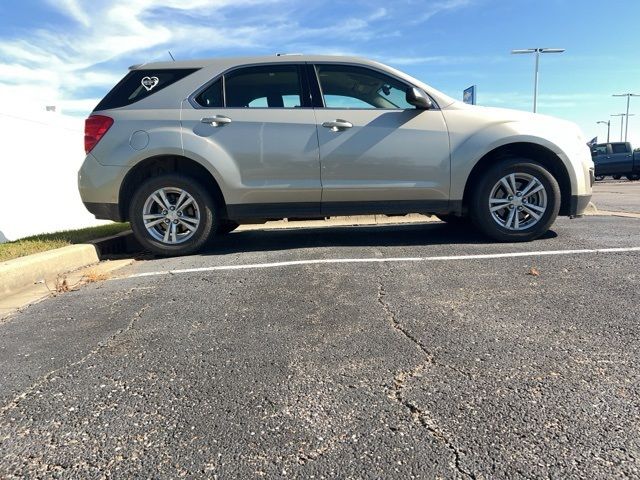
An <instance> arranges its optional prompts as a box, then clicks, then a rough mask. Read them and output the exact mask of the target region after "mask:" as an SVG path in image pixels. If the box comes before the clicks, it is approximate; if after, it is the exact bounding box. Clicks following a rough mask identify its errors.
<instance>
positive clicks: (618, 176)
mask: <svg viewBox="0 0 640 480" xmlns="http://www.w3.org/2000/svg"><path fill="white" fill-rule="evenodd" d="M611 178H613V179H614V180H620V179H621V178H622V175H611Z"/></svg>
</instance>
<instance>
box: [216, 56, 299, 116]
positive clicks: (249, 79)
mask: <svg viewBox="0 0 640 480" xmlns="http://www.w3.org/2000/svg"><path fill="white" fill-rule="evenodd" d="M225 94H226V106H227V107H229V108H257V107H260V108H264V107H269V108H294V107H300V106H301V104H302V102H301V88H300V78H299V75H298V67H297V66H296V65H265V66H260V67H246V68H241V69H238V70H234V71H232V72H230V73H228V74H227V75H225Z"/></svg>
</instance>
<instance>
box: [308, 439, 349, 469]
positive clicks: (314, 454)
mask: <svg viewBox="0 0 640 480" xmlns="http://www.w3.org/2000/svg"><path fill="white" fill-rule="evenodd" d="M348 436H349V435H348V434H347V433H342V434H340V435H336V436H334V437H332V438H330V439H329V440H328V441H327V442H325V443H324V444H323V445H321V446H319V447H317V448H314V449H313V450H311V451H309V452H305V451H304V450H303V449H300V451H299V452H298V454H297V456H296V457H297V460H298V463H299V464H300V465H304V464H306V463H307V462H309V461H314V460H317V459H318V458H320V457H322V456H323V455H324V454H325V453H327V452H329V451H330V450H332V449H333V448H334V447H335V446H336V445H337V444H339V443H342V442H344V441H345V440H346V439H347V437H348Z"/></svg>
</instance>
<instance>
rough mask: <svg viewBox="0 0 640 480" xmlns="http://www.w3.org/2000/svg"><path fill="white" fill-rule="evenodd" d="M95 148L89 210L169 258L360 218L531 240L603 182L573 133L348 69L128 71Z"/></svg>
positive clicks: (370, 70)
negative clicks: (422, 218)
mask: <svg viewBox="0 0 640 480" xmlns="http://www.w3.org/2000/svg"><path fill="white" fill-rule="evenodd" d="M85 148H86V152H87V157H86V159H85V161H84V164H83V165H82V168H81V169H80V172H79V181H78V183H79V188H80V194H81V196H82V200H83V202H84V204H85V205H86V207H87V209H88V210H89V211H90V212H92V213H93V214H94V215H95V216H96V218H102V219H111V220H116V221H125V220H128V221H130V222H131V226H132V228H133V231H134V233H135V235H136V236H137V238H138V240H139V241H140V242H141V243H142V245H143V246H144V247H146V248H147V249H149V250H151V251H153V252H155V253H157V254H162V255H183V254H187V253H192V252H195V251H197V250H198V249H200V248H201V247H202V246H203V245H204V244H205V243H206V242H207V241H208V240H210V239H212V238H214V237H215V236H217V235H222V234H225V233H228V232H230V231H232V230H233V229H234V228H236V227H237V226H238V225H239V224H240V223H257V222H264V221H265V220H269V219H280V218H290V217H296V218H305V217H306V218H313V217H326V216H334V215H352V214H404V213H425V214H435V215H437V216H438V217H439V218H440V219H442V220H443V221H445V222H451V223H459V224H464V225H469V226H470V227H471V226H472V225H473V226H475V227H476V228H478V229H479V230H481V231H482V232H484V233H485V234H486V235H488V236H489V237H491V238H493V239H495V240H498V241H523V240H532V239H534V238H537V237H539V236H540V235H543V234H544V233H545V232H546V231H547V230H548V229H549V227H550V226H551V224H552V223H553V222H554V220H555V218H556V216H557V215H558V214H560V215H568V216H572V217H573V216H578V215H580V214H581V213H582V212H583V210H584V208H585V207H586V205H587V203H588V202H589V198H590V197H591V187H592V184H593V180H594V176H593V162H592V160H591V154H590V152H589V149H588V147H587V145H586V142H585V140H584V138H583V137H582V134H581V132H580V130H579V129H578V127H577V126H576V125H574V124H572V123H569V122H566V121H562V120H558V119H554V118H550V117H545V116H541V115H533V114H529V113H525V112H518V111H511V110H501V109H494V108H484V107H476V106H470V105H466V104H464V103H461V102H457V101H455V100H453V99H451V98H449V97H448V96H446V95H444V94H442V93H441V92H438V91H437V90H435V89H433V88H431V87H430V86H428V85H426V84H424V83H422V82H420V81H419V80H416V79H414V78H412V77H410V76H408V75H406V74H404V73H402V72H399V71H397V70H395V69H393V68H390V67H387V66H385V65H382V64H380V63H377V62H373V61H369V60H364V59H360V58H351V57H330V56H309V55H299V56H274V57H255V58H222V59H213V60H197V61H187V62H170V63H153V64H144V65H139V66H134V67H132V68H131V69H130V72H129V73H128V74H127V75H126V76H125V77H124V78H123V79H122V80H121V81H120V83H118V84H117V85H116V86H115V87H114V88H113V90H111V92H109V93H108V94H107V96H106V97H105V98H104V99H103V100H102V101H101V102H100V104H99V105H98V106H97V107H96V109H95V111H94V112H93V113H92V114H91V116H90V117H89V118H88V119H87V120H86V129H85Z"/></svg>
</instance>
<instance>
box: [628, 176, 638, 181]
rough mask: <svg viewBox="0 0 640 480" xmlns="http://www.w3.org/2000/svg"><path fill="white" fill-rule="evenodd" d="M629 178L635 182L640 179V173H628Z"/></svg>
mask: <svg viewBox="0 0 640 480" xmlns="http://www.w3.org/2000/svg"><path fill="white" fill-rule="evenodd" d="M627 180H629V181H631V182H635V181H636V180H640V175H627Z"/></svg>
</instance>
